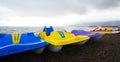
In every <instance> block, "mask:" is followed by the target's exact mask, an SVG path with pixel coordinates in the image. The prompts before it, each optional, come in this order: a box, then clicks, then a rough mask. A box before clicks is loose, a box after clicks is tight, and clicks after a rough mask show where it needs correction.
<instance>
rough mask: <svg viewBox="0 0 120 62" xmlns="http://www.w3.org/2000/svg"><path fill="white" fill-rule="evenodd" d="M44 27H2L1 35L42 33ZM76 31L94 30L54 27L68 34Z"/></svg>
mask: <svg viewBox="0 0 120 62" xmlns="http://www.w3.org/2000/svg"><path fill="white" fill-rule="evenodd" d="M43 28H44V27H0V33H14V32H41V31H43ZM74 29H81V30H86V31H89V30H91V29H93V28H91V27H85V26H61V27H54V30H58V31H59V30H66V31H67V32H71V31H72V30H74Z"/></svg>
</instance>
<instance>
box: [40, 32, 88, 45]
mask: <svg viewBox="0 0 120 62" xmlns="http://www.w3.org/2000/svg"><path fill="white" fill-rule="evenodd" d="M40 36H41V38H42V39H43V40H45V41H46V42H48V43H49V44H52V45H54V46H63V45H67V44H73V43H78V42H83V41H86V40H88V39H89V37H88V36H75V35H74V34H72V33H68V32H64V31H61V32H59V31H53V32H51V33H50V35H49V36H47V35H46V32H41V33H40Z"/></svg>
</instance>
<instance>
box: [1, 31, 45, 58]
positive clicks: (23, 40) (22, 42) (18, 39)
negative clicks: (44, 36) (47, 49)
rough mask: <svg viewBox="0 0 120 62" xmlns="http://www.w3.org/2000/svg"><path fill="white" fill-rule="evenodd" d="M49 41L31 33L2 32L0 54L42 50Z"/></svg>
mask: <svg viewBox="0 0 120 62" xmlns="http://www.w3.org/2000/svg"><path fill="white" fill-rule="evenodd" d="M46 45H47V43H46V42H44V41H43V40H41V38H40V36H35V35H34V33H33V32H30V33H12V34H3V33H0V56H5V55H10V54H15V53H20V52H24V51H28V50H36V51H37V52H38V51H39V53H40V51H41V50H42V51H43V47H44V46H46Z"/></svg>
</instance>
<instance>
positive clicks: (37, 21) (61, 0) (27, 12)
mask: <svg viewBox="0 0 120 62" xmlns="http://www.w3.org/2000/svg"><path fill="white" fill-rule="evenodd" d="M111 20H120V0H0V26H44V25H54V26H63V25H71V24H75V23H83V22H97V21H111Z"/></svg>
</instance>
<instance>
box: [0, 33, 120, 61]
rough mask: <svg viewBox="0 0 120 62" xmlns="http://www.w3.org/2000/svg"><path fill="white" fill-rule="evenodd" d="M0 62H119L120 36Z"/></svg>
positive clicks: (10, 56) (7, 58)
mask: <svg viewBox="0 0 120 62" xmlns="http://www.w3.org/2000/svg"><path fill="white" fill-rule="evenodd" d="M0 62H120V34H106V35H104V36H103V37H102V38H101V39H99V40H97V41H94V40H90V41H88V42H87V43H86V44H84V45H81V46H76V45H67V46H64V47H63V49H62V51H60V52H58V53H52V52H50V51H48V50H47V49H45V51H44V52H43V53H42V54H40V55H38V54H35V53H33V52H31V51H28V52H24V53H20V54H13V55H9V56H4V57H0Z"/></svg>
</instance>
